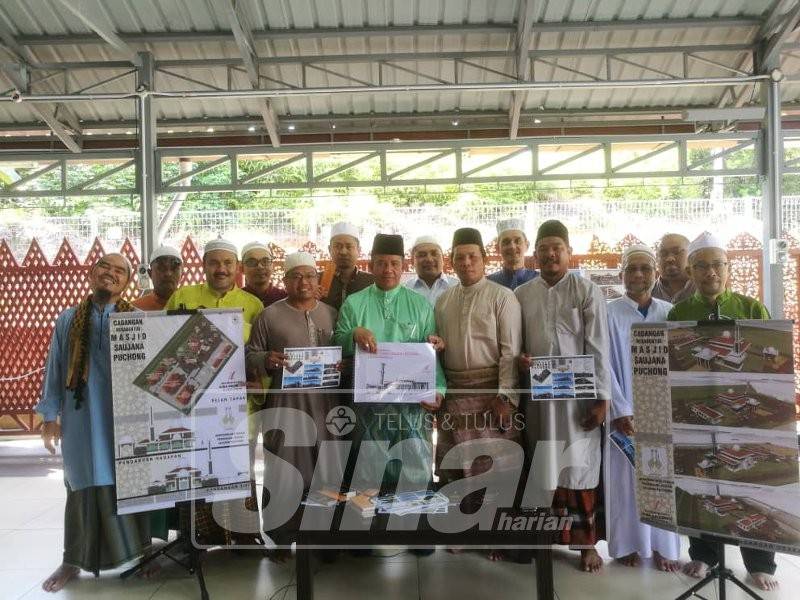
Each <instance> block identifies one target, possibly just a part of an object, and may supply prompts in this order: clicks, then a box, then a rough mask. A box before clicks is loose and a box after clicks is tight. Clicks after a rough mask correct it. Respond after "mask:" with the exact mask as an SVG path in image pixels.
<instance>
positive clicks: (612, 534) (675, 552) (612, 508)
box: [604, 245, 681, 572]
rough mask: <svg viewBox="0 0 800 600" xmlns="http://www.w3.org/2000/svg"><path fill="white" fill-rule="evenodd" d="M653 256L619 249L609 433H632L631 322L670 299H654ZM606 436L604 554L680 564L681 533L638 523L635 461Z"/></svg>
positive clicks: (611, 308) (663, 315) (611, 309)
mask: <svg viewBox="0 0 800 600" xmlns="http://www.w3.org/2000/svg"><path fill="white" fill-rule="evenodd" d="M655 274H656V256H655V253H654V252H653V251H652V250H651V249H650V248H649V247H648V246H643V245H634V246H630V247H628V248H626V250H625V252H624V253H623V254H622V272H621V273H620V278H621V279H622V282H623V284H624V285H625V295H624V296H622V297H621V298H617V299H616V300H612V301H611V302H609V304H608V331H609V335H610V336H611V376H612V377H611V384H612V385H611V408H610V424H609V426H610V429H611V435H615V436H618V435H622V436H631V435H633V434H634V431H635V429H634V423H633V384H632V379H631V373H632V365H633V358H632V356H631V326H632V325H633V324H634V323H658V322H663V321H666V320H667V313H668V312H669V310H670V309H671V308H672V305H671V304H670V303H669V302H665V301H664V300H659V299H658V298H653V297H652V295H651V291H652V289H653V284H654V283H655ZM614 445H615V444H614V442H613V441H612V440H611V438H610V437H609V436H606V448H607V449H606V455H605V461H604V468H605V471H604V482H605V490H606V494H605V509H606V533H607V535H606V537H607V539H608V553H609V554H610V555H611V557H612V558H615V559H617V560H619V561H620V562H621V563H622V564H624V565H627V566H629V567H635V566H638V565H639V564H640V562H641V559H642V558H650V557H651V556H652V557H653V562H654V563H655V565H656V568H658V569H659V570H661V571H668V572H674V571H677V570H678V569H679V568H680V564H679V563H678V558H679V557H680V553H681V544H680V538H679V537H678V535H677V534H675V533H673V532H671V531H666V530H664V529H659V528H658V527H651V526H650V525H645V524H644V523H641V522H639V511H638V510H637V508H636V481H635V478H634V471H633V465H632V464H631V463H630V461H629V460H628V458H627V457H626V456H625V455H624V454H623V453H622V452H621V451H620V449H619V448H614V447H612V446H614Z"/></svg>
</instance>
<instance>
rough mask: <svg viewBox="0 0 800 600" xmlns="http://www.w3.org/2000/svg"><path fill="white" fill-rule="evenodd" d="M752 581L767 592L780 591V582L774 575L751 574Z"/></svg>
mask: <svg viewBox="0 0 800 600" xmlns="http://www.w3.org/2000/svg"><path fill="white" fill-rule="evenodd" d="M749 575H750V579H752V580H753V583H755V584H756V587H757V588H758V589H760V590H764V591H765V592H771V591H773V590H777V589H778V580H777V579H776V578H775V576H774V575H770V574H769V573H749Z"/></svg>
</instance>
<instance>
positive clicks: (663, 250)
mask: <svg viewBox="0 0 800 600" xmlns="http://www.w3.org/2000/svg"><path fill="white" fill-rule="evenodd" d="M688 247H689V240H687V239H686V238H685V237H684V236H682V235H680V234H679V233H668V234H666V235H665V236H664V237H662V238H661V241H660V242H659V244H658V279H657V280H656V284H655V287H654V288H653V298H658V299H659V300H666V301H667V302H670V303H672V304H677V303H678V302H680V301H681V300H686V299H687V298H690V297H691V296H692V294H694V291H695V287H694V281H692V278H691V277H689V276H688V275H687V274H686V273H687V272H686V260H687V258H688V256H687V254H686V249H687V248H688Z"/></svg>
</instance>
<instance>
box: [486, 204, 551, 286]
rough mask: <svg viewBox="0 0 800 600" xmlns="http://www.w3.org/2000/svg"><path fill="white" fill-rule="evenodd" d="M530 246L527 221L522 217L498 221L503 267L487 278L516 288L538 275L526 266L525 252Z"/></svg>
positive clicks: (498, 245)
mask: <svg viewBox="0 0 800 600" xmlns="http://www.w3.org/2000/svg"><path fill="white" fill-rule="evenodd" d="M529 246H530V244H529V243H528V237H527V236H526V235H525V222H524V221H523V220H522V219H506V220H504V221H498V223H497V249H498V251H499V252H500V256H502V258H503V268H502V269H500V270H499V271H497V272H495V273H492V274H491V275H488V276H487V277H486V279H488V280H489V281H494V282H495V283H499V284H500V285H502V286H505V287H507V288H509V289H511V290H515V289H517V288H518V287H519V286H521V285H522V284H523V283H526V282H528V281H530V280H531V279H533V278H534V277H536V276H537V275H538V274H539V273H537V272H536V271H535V270H533V269H527V268H525V253H526V252H527V251H528V248H529Z"/></svg>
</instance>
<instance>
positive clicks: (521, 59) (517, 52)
mask: <svg viewBox="0 0 800 600" xmlns="http://www.w3.org/2000/svg"><path fill="white" fill-rule="evenodd" d="M535 20H536V0H524V1H522V2H520V4H519V10H518V12H517V33H516V36H515V37H514V72H515V73H516V76H517V81H526V80H528V79H529V77H528V71H529V70H530V65H531V55H530V51H531V40H532V39H533V26H534V21H535ZM527 97H528V92H525V91H515V92H513V93H512V94H511V101H510V103H509V109H508V137H509V138H510V139H512V140H514V139H516V138H517V133H519V116H520V113H521V112H522V105H523V104H525V99H526V98H527Z"/></svg>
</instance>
